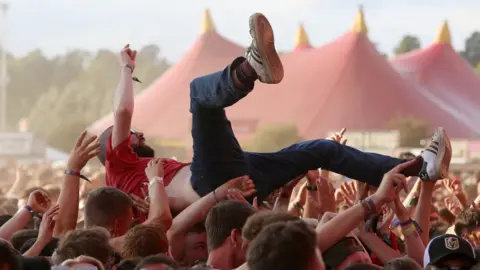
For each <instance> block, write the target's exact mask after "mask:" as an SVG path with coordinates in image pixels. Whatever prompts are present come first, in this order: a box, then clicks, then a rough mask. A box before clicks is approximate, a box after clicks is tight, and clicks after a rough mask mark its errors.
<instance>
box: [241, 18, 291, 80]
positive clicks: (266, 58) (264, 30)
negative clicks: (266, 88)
mask: <svg viewBox="0 0 480 270" xmlns="http://www.w3.org/2000/svg"><path fill="white" fill-rule="evenodd" d="M249 23H250V35H251V36H252V38H253V39H254V40H255V43H256V44H257V49H258V52H259V54H260V58H261V60H262V63H263V66H264V67H265V73H266V75H267V78H268V80H269V81H268V82H264V83H272V84H276V83H279V82H281V81H282V79H283V65H282V61H280V56H279V55H278V53H277V50H276V49H275V38H274V35H273V29H272V26H271V25H270V22H269V21H268V19H267V18H266V17H265V16H264V15H263V14H261V13H255V14H253V15H252V16H250V22H249Z"/></svg>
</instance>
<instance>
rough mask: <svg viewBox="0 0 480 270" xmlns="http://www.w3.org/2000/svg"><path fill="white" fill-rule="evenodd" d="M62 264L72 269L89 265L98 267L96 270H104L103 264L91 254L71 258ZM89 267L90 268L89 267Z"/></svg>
mask: <svg viewBox="0 0 480 270" xmlns="http://www.w3.org/2000/svg"><path fill="white" fill-rule="evenodd" d="M61 266H65V267H69V268H70V269H82V268H87V267H92V266H93V267H96V270H104V269H105V267H104V266H103V264H102V263H101V262H100V261H99V260H97V259H95V258H93V257H90V256H83V255H82V256H78V257H77V258H75V259H69V260H66V261H64V262H63V263H62V265H61ZM87 269H88V268H87Z"/></svg>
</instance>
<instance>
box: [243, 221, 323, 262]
mask: <svg viewBox="0 0 480 270" xmlns="http://www.w3.org/2000/svg"><path fill="white" fill-rule="evenodd" d="M316 239H317V238H316V234H315V231H313V230H312V229H311V228H310V227H309V226H308V225H307V224H306V223H305V222H303V221H301V220H297V221H287V222H277V223H274V224H270V225H268V226H266V227H265V228H264V229H263V230H262V231H261V232H260V233H259V234H258V235H257V236H256V237H255V239H253V241H252V242H250V244H249V248H248V252H247V263H248V268H249V269H250V270H270V269H272V270H274V269H275V270H283V269H285V270H290V269H298V270H321V269H325V266H324V264H323V260H322V256H321V253H320V250H319V249H318V247H317V241H316Z"/></svg>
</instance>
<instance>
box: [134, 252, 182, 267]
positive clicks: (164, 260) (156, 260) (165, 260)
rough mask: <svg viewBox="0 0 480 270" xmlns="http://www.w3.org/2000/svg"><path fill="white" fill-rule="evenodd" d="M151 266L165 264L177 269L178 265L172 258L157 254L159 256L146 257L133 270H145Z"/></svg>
mask: <svg viewBox="0 0 480 270" xmlns="http://www.w3.org/2000/svg"><path fill="white" fill-rule="evenodd" d="M152 264H165V265H168V266H170V267H172V268H178V267H180V265H179V264H178V262H176V261H175V260H173V259H172V258H170V257H168V256H167V255H164V254H159V255H153V256H148V257H146V258H145V259H143V260H142V261H140V262H139V263H138V264H137V267H136V268H135V269H136V270H140V269H143V268H146V267H148V266H150V265H152Z"/></svg>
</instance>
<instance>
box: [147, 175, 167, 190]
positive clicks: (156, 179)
mask: <svg viewBox="0 0 480 270" xmlns="http://www.w3.org/2000/svg"><path fill="white" fill-rule="evenodd" d="M157 183H159V184H160V183H161V184H163V177H158V176H155V177H153V178H152V179H150V181H149V182H148V189H149V190H150V188H152V186H153V185H155V184H157Z"/></svg>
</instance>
